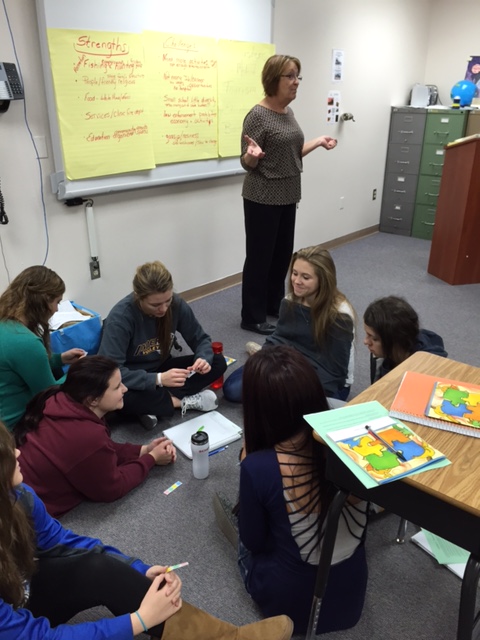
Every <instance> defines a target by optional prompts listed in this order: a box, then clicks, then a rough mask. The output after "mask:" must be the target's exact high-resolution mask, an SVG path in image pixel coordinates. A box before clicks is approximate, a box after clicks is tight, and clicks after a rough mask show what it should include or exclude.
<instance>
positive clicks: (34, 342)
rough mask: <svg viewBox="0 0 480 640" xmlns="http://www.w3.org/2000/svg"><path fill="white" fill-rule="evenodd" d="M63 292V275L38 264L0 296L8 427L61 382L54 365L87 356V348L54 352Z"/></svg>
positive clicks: (0, 382) (1, 393)
mask: <svg viewBox="0 0 480 640" xmlns="http://www.w3.org/2000/svg"><path fill="white" fill-rule="evenodd" d="M64 293H65V284H64V282H63V280H62V279H61V278H60V276H58V275H57V274H56V273H55V272H54V271H52V270H51V269H48V268H47V267H43V266H40V265H38V266H34V267H28V268H27V269H25V270H24V271H22V272H21V273H20V274H19V275H18V276H17V277H16V278H15V279H14V280H13V281H12V282H11V283H10V285H9V286H8V287H7V289H6V290H5V291H4V292H3V294H2V295H1V296H0V420H2V421H3V422H4V423H5V425H6V426H7V428H8V429H12V428H13V427H14V426H15V424H16V423H17V422H18V421H19V419H20V418H21V416H22V415H23V413H24V411H25V407H26V405H27V402H29V400H31V399H32V398H33V396H34V395H36V394H37V393H38V392H39V391H42V390H43V389H46V388H47V387H50V386H51V385H53V384H57V382H59V381H58V380H56V379H55V376H54V374H53V371H52V369H59V368H61V367H62V366H63V365H65V364H73V363H74V362H76V361H77V360H78V359H79V358H82V357H83V356H84V355H85V351H84V350H83V349H69V350H68V351H64V352H63V353H61V354H60V353H53V354H52V353H51V352H50V332H49V327H48V321H49V319H50V318H51V316H52V315H53V314H54V313H55V312H56V311H57V310H58V303H59V302H60V300H61V299H62V296H63V294H64Z"/></svg>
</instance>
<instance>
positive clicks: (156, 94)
mask: <svg viewBox="0 0 480 640" xmlns="http://www.w3.org/2000/svg"><path fill="white" fill-rule="evenodd" d="M143 38H144V43H145V59H146V62H147V74H148V78H149V84H150V87H151V88H150V91H149V94H150V105H151V111H152V115H153V128H154V136H153V137H154V149H155V161H156V163H157V164H165V163H171V162H187V161H189V160H205V159H209V158H216V157H218V134H217V46H216V41H215V40H214V39H213V38H204V37H201V36H188V35H178V34H173V33H161V32H153V31H145V32H144V33H143Z"/></svg>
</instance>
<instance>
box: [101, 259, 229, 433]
mask: <svg viewBox="0 0 480 640" xmlns="http://www.w3.org/2000/svg"><path fill="white" fill-rule="evenodd" d="M177 331H178V332H179V333H180V334H181V335H182V337H183V339H184V340H185V342H186V343H187V345H188V346H189V347H190V349H191V350H192V351H193V355H187V356H182V357H172V355H171V353H170V351H171V349H172V347H174V346H175V347H178V343H177V339H176V336H175V333H176V332H177ZM98 353H99V355H103V356H106V357H107V358H111V359H112V360H114V361H115V362H116V363H117V365H118V366H119V368H120V371H121V374H122V380H123V382H124V384H125V385H126V386H127V388H128V391H127V393H126V394H125V397H124V409H125V412H126V413H129V414H134V415H137V416H139V418H140V421H141V422H142V424H143V425H144V427H145V428H147V429H151V428H153V427H154V426H155V424H156V422H157V418H158V417H162V416H171V415H173V412H174V409H176V408H177V409H181V410H182V414H184V413H185V411H187V410H188V409H195V410H197V411H212V410H213V409H215V408H216V407H217V405H218V401H217V396H216V395H215V393H214V392H213V391H211V390H209V389H207V390H205V391H202V389H205V387H208V386H209V385H210V384H211V383H212V382H214V381H215V380H217V379H218V378H219V377H220V376H221V375H222V374H223V372H224V371H225V369H226V366H227V365H226V362H225V358H224V357H223V355H222V354H214V353H213V349H212V341H211V339H210V336H208V335H207V334H206V333H205V331H204V330H203V329H202V327H201V326H200V323H199V322H198V320H197V319H196V318H195V316H194V314H193V311H192V310H191V309H190V307H189V306H188V304H187V303H186V302H185V301H184V300H182V298H180V296H178V295H177V294H176V293H173V280H172V276H171V274H170V272H169V271H168V269H167V268H166V267H165V265H163V264H162V263H161V262H159V261H156V262H147V263H146V264H143V265H141V266H140V267H138V269H137V272H136V274H135V277H134V279H133V293H129V294H128V295H127V296H126V297H125V298H123V300H120V302H117V304H116V305H115V306H114V307H113V309H112V310H111V311H110V313H109V314H108V317H107V318H106V320H105V322H104V324H103V333H102V340H101V343H100V348H99V351H98Z"/></svg>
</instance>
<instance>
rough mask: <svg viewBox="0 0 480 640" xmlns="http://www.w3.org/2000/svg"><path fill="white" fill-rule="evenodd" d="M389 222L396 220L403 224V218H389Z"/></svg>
mask: <svg viewBox="0 0 480 640" xmlns="http://www.w3.org/2000/svg"><path fill="white" fill-rule="evenodd" d="M388 219H389V220H395V221H396V222H401V221H402V220H403V218H394V217H393V216H388Z"/></svg>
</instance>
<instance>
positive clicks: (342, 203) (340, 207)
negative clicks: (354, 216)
mask: <svg viewBox="0 0 480 640" xmlns="http://www.w3.org/2000/svg"><path fill="white" fill-rule="evenodd" d="M338 208H339V209H344V208H345V196H341V197H340V205H339V207H338Z"/></svg>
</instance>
